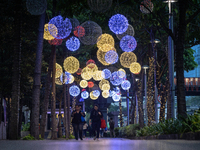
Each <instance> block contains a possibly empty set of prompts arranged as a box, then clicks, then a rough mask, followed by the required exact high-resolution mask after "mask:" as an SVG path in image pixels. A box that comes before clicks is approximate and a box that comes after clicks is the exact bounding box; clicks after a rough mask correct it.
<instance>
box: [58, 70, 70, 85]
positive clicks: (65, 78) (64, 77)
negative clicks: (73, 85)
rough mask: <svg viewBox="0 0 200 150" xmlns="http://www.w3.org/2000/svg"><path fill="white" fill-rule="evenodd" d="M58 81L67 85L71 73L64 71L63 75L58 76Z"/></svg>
mask: <svg viewBox="0 0 200 150" xmlns="http://www.w3.org/2000/svg"><path fill="white" fill-rule="evenodd" d="M60 81H61V82H62V83H65V84H69V82H70V81H71V73H69V72H67V71H65V73H64V74H62V75H61V76H60Z"/></svg>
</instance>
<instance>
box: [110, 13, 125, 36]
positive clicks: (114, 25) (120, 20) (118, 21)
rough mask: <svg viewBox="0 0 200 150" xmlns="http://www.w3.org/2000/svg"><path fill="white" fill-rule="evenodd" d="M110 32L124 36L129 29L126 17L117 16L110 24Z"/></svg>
mask: <svg viewBox="0 0 200 150" xmlns="http://www.w3.org/2000/svg"><path fill="white" fill-rule="evenodd" d="M108 26H109V28H110V30H111V31H112V32H113V33H115V34H122V33H124V32H125V31H126V30H127V28H128V20H127V18H126V17H125V16H124V15H121V14H116V15H114V16H112V17H111V18H110V20H109V22H108Z"/></svg>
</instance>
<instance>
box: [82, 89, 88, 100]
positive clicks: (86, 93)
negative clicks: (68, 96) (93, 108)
mask: <svg viewBox="0 0 200 150" xmlns="http://www.w3.org/2000/svg"><path fill="white" fill-rule="evenodd" d="M81 97H82V98H83V99H87V98H88V97H89V93H88V92H87V91H83V92H82V93H81Z"/></svg>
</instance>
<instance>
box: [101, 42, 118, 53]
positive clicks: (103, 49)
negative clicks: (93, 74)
mask: <svg viewBox="0 0 200 150" xmlns="http://www.w3.org/2000/svg"><path fill="white" fill-rule="evenodd" d="M99 50H101V51H102V52H108V51H110V50H113V51H116V49H115V48H114V47H113V46H112V45H110V44H104V45H102V46H101V47H100V48H99Z"/></svg>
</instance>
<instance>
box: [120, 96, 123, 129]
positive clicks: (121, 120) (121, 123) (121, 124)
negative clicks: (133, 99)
mask: <svg viewBox="0 0 200 150" xmlns="http://www.w3.org/2000/svg"><path fill="white" fill-rule="evenodd" d="M119 121H120V127H123V118H122V99H120V100H119Z"/></svg>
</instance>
